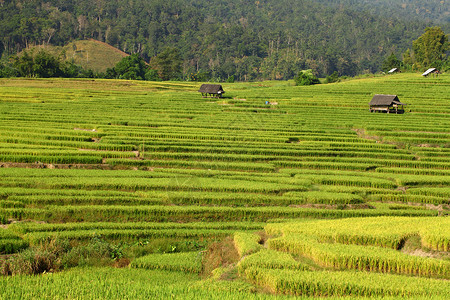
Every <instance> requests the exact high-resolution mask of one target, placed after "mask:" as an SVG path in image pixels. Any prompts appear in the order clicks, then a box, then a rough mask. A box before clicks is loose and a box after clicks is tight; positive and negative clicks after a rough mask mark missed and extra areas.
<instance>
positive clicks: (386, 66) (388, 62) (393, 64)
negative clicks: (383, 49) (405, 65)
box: [381, 53, 402, 72]
mask: <svg viewBox="0 0 450 300" xmlns="http://www.w3.org/2000/svg"><path fill="white" fill-rule="evenodd" d="M401 66H402V62H401V61H400V60H399V59H398V58H397V56H395V54H394V53H392V54H391V55H389V56H388V57H387V58H386V59H385V60H384V61H383V64H382V65H381V69H382V70H383V71H384V72H387V71H389V70H391V69H393V68H400V67H401Z"/></svg>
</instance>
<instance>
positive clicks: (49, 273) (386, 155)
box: [0, 74, 450, 299]
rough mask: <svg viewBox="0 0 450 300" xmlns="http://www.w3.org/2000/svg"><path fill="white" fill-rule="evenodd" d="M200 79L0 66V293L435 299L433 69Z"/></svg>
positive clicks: (441, 252)
mask: <svg viewBox="0 0 450 300" xmlns="http://www.w3.org/2000/svg"><path fill="white" fill-rule="evenodd" d="M200 85H201V83H197V82H138V81H125V80H87V79H80V80H69V79H8V80H6V79H0V222H1V223H2V228H0V253H1V256H0V257H1V258H0V263H1V268H2V269H1V270H2V274H3V275H5V276H3V277H0V298H2V299H33V298H43V299H45V298H48V299H55V298H66V297H69V298H71V297H72V298H77V297H81V298H105V297H107V298H112V299H123V298H131V297H133V298H138V299H144V298H147V299H148V298H151V297H156V298H171V297H175V298H180V299H190V298H192V299H196V298H198V297H200V298H215V299H226V298H233V299H237V298H239V299H241V298H242V299H246V298H249V299H253V298H255V299H261V298H262V299H264V298H270V299H272V298H276V297H281V298H289V297H297V296H303V297H331V298H334V297H336V298H340V297H346V296H349V297H350V298H351V297H391V298H397V297H398V298H404V297H406V298H414V299H416V298H424V299H425V298H426V299H429V298H433V299H448V298H450V285H449V281H448V280H449V279H450V278H449V276H450V275H449V261H450V260H449V259H450V256H449V241H450V226H449V225H450V224H449V222H448V220H449V219H448V218H449V217H448V215H449V204H450V188H449V186H450V148H449V147H450V118H449V114H450V93H449V91H450V75H448V74H443V75H440V76H439V77H436V78H423V77H421V76H420V74H395V75H391V76H381V77H367V78H361V79H352V80H348V81H343V82H339V83H334V84H326V85H325V84H324V85H315V86H309V87H305V86H302V87H298V86H294V85H293V83H292V82H289V81H268V82H253V83H229V84H227V83H224V84H222V86H223V88H224V89H225V91H226V97H223V98H220V99H211V98H202V96H201V94H199V93H198V92H197V90H198V88H199V86H200ZM374 94H395V95H398V97H399V99H400V101H401V102H403V103H407V104H408V105H407V106H406V107H407V108H406V112H405V113H404V114H398V115H396V114H384V113H370V112H369V106H368V103H369V102H370V100H371V99H372V97H373V95H374ZM266 102H270V103H275V102H276V103H277V105H267V104H266ZM99 253H104V254H105V255H104V256H100V254H99ZM38 254H39V255H38ZM39 257H46V259H42V260H39V259H38V258H39ZM115 267H125V268H120V269H116V268H115ZM26 274H40V275H38V276H30V275H26ZM88 278H93V279H89V280H88ZM171 278H173V280H172V279H171ZM149 281H151V282H153V283H154V284H153V285H149V284H148V282H149ZM68 282H76V283H77V284H67V283H68ZM117 286H121V287H123V288H122V289H119V288H117Z"/></svg>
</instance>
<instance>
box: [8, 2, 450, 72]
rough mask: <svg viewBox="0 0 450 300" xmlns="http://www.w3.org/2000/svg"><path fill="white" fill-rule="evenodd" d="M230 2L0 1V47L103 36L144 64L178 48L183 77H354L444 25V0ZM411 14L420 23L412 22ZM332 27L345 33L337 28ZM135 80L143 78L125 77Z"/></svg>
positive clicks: (77, 53)
mask: <svg viewBox="0 0 450 300" xmlns="http://www.w3.org/2000/svg"><path fill="white" fill-rule="evenodd" d="M230 1H231V2H230V4H229V5H225V4H224V3H223V1H221V0H211V1H205V0H190V1H187V2H186V1H180V0H176V1H170V2H164V1H150V2H149V1H146V0H133V1H132V4H130V3H129V2H121V1H109V2H108V1H106V2H105V1H89V0H80V1H76V2H73V1H72V2H73V3H72V2H70V4H68V3H66V2H67V1H61V0H53V1H43V0H38V1H26V2H25V3H23V1H19V0H12V1H8V3H6V4H5V5H1V6H0V19H1V20H3V24H4V25H3V26H2V27H0V36H2V37H5V38H4V39H2V41H0V44H1V45H0V52H4V53H5V54H6V55H8V54H12V53H15V52H16V51H17V50H21V49H24V48H26V47H28V46H29V45H33V44H34V45H43V44H45V45H46V44H53V45H60V46H62V45H65V44H68V43H69V42H71V41H74V40H78V41H80V40H86V39H96V40H98V41H100V42H105V43H107V44H109V45H112V46H114V47H117V48H119V49H120V50H121V51H124V52H126V53H138V54H139V55H140V56H141V57H143V58H144V59H145V60H146V61H150V60H152V59H154V58H155V56H157V55H160V54H161V53H162V52H163V51H164V49H165V48H166V47H167V46H169V45H170V47H174V48H176V49H179V51H180V55H181V59H182V61H183V70H184V71H185V73H184V74H183V76H182V77H189V75H188V74H190V73H195V72H196V71H197V70H203V71H205V72H207V74H209V75H210V76H209V78H208V79H210V78H213V79H215V80H226V79H227V78H229V77H230V76H234V77H235V80H237V81H244V80H246V81H248V80H257V79H272V80H274V79H292V78H293V77H295V76H296V74H297V73H298V72H299V71H300V70H302V69H307V68H313V69H314V70H316V71H317V73H318V74H320V76H325V75H326V74H332V73H333V72H334V71H338V72H339V74H341V75H350V76H353V75H355V74H357V73H362V72H376V71H379V69H380V66H381V64H382V61H383V60H384V58H385V57H386V55H388V54H389V53H390V52H391V51H395V52H401V51H404V49H406V48H407V46H408V43H410V41H411V37H415V36H418V35H419V34H420V32H421V31H422V30H423V28H424V27H425V26H426V25H425V24H426V23H425V22H428V20H433V21H435V20H437V19H440V20H441V22H442V23H441V24H444V25H445V24H446V21H445V13H443V12H444V11H445V8H444V7H445V4H441V3H440V2H427V5H426V9H425V8H424V6H423V5H421V3H420V1H418V0H413V1H408V3H405V4H404V5H405V7H402V6H401V5H400V4H399V3H396V2H395V3H394V2H393V1H390V0H377V1H363V2H358V3H355V2H354V1H350V0H341V1H339V2H336V1H318V0H310V1H300V2H298V3H296V4H295V5H293V4H292V3H291V2H290V1H288V0H282V1H280V0H277V1H275V0H268V1H264V3H256V4H255V3H253V2H252V3H245V4H243V3H242V2H241V1H240V0H230ZM43 3H45V5H44V6H45V9H43V8H42V6H43ZM287 7H289V8H290V9H286V8H287ZM336 7H338V9H337V8H336ZM399 15H401V16H403V17H404V19H403V18H399ZM242 16H251V18H250V17H244V18H242ZM412 16H419V17H420V18H421V19H422V20H421V21H417V20H414V21H411V19H412ZM392 20H394V21H392ZM324 24H325V25H324ZM311 28H314V32H313V33H312V34H311ZM330 28H333V30H335V31H336V33H337V34H330V30H329V29H330ZM355 28H359V29H358V30H355ZM95 49H96V50H95V51H102V50H100V49H99V48H95ZM0 54H1V53H0ZM70 56H74V57H75V58H76V59H77V61H81V57H82V58H83V61H84V62H85V61H87V60H93V59H94V58H93V57H92V55H90V56H87V55H86V52H82V51H81V49H74V51H70ZM117 57H120V55H119V56H114V59H111V60H112V61H116V59H117ZM110 58H111V57H103V59H102V61H103V64H104V66H105V67H104V68H106V67H110V68H111V66H112V65H111V61H109V60H110ZM84 62H83V63H84ZM101 67H102V65H101V63H100V65H99V64H98V63H95V70H99V69H101V70H102V71H103V70H104V69H103V68H101ZM162 69H164V68H158V71H159V72H160V73H159V74H160V77H161V75H162V76H163V77H164V78H163V79H164V80H167V78H179V77H180V76H179V75H178V74H170V72H169V74H163V73H165V71H162ZM167 75H168V77H167ZM134 77H142V78H143V76H142V75H136V74H133V75H131V74H129V76H127V78H134ZM202 81H203V80H202Z"/></svg>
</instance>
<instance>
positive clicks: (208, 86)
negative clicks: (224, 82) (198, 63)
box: [198, 84, 225, 94]
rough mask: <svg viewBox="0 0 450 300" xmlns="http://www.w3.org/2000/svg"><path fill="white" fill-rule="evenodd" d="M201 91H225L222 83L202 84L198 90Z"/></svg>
mask: <svg viewBox="0 0 450 300" xmlns="http://www.w3.org/2000/svg"><path fill="white" fill-rule="evenodd" d="M198 91H199V92H200V93H207V94H223V93H225V91H224V90H223V88H222V86H221V85H220V84H202V86H201V87H200V89H199V90H198Z"/></svg>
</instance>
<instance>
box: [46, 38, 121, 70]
mask: <svg viewBox="0 0 450 300" xmlns="http://www.w3.org/2000/svg"><path fill="white" fill-rule="evenodd" d="M42 47H44V48H45V49H46V50H48V51H50V52H52V53H54V54H57V55H59V54H63V56H62V57H63V59H65V60H73V61H74V62H75V63H76V64H77V65H80V66H82V67H83V68H85V69H91V70H94V71H96V72H104V71H106V69H107V68H112V67H114V66H115V65H116V64H117V62H119V61H120V60H121V59H122V58H124V57H125V56H128V54H126V53H125V52H122V51H120V50H119V49H117V48H114V47H113V46H111V45H108V44H106V43H103V42H100V41H97V40H93V39H89V40H81V41H74V42H71V43H69V44H67V45H66V46H64V47H57V46H38V47H37V48H42Z"/></svg>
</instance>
